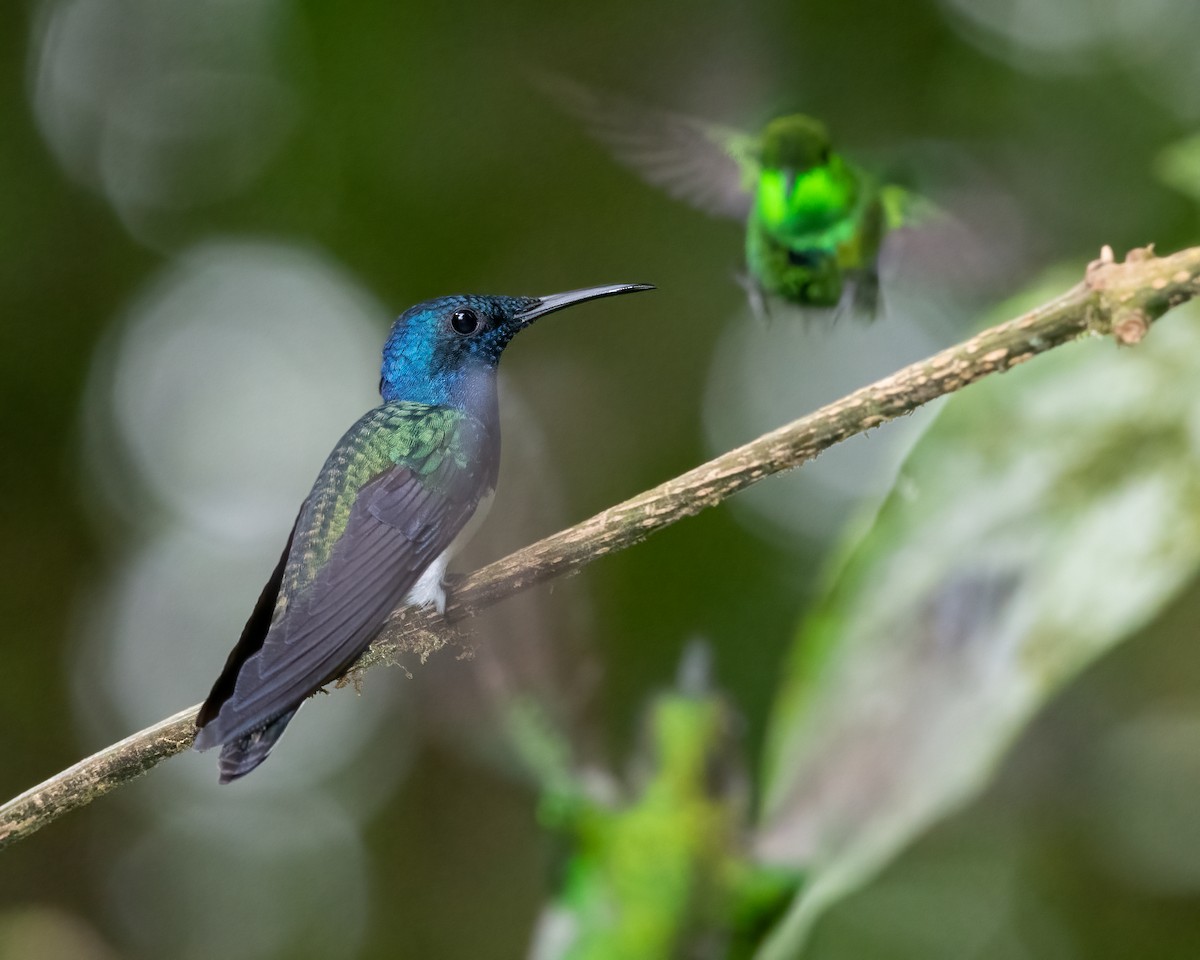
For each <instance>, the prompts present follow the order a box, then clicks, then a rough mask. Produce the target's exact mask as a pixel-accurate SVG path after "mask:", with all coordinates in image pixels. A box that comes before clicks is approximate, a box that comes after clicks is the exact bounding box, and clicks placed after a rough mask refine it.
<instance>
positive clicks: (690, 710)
mask: <svg viewBox="0 0 1200 960" xmlns="http://www.w3.org/2000/svg"><path fill="white" fill-rule="evenodd" d="M534 706H535V705H533V704H531V703H526V704H524V705H523V709H522V711H521V714H517V713H512V712H510V715H509V718H508V723H509V727H510V729H511V730H512V731H513V735H514V739H515V740H516V741H517V746H518V747H519V748H520V749H521V752H522V754H523V756H524V757H525V758H526V760H527V762H528V763H529V766H530V767H531V768H533V769H535V770H536V771H537V773H538V774H539V775H540V778H541V779H542V781H543V796H542V802H541V805H540V810H539V812H540V819H541V820H542V822H543V823H544V824H546V825H547V826H549V827H552V828H554V829H556V830H557V831H559V832H560V833H561V834H563V835H564V836H566V837H567V838H568V839H569V841H570V845H571V852H570V857H569V859H568V860H567V862H566V864H565V866H564V869H563V870H562V880H561V883H560V884H559V890H558V892H557V893H556V895H555V897H554V899H553V901H552V902H551V903H550V904H549V905H548V907H547V908H546V909H545V910H544V911H543V913H542V916H541V919H540V921H539V923H538V928H537V930H536V931H535V935H534V942H533V944H532V947H531V953H530V957H531V958H532V960H568V958H570V960H641V958H644V960H660V958H662V957H689V958H696V960H701V958H712V960H717V958H726V960H733V958H746V957H749V956H750V955H751V952H752V950H753V949H754V947H755V946H757V944H758V943H759V942H760V939H761V937H762V934H763V932H764V931H765V930H768V929H770V928H771V926H772V925H773V924H774V923H775V922H776V921H777V920H778V918H779V917H780V916H782V913H783V911H784V910H785V909H786V908H787V905H788V903H789V901H790V900H791V898H792V896H793V895H794V893H795V890H796V889H797V887H798V885H799V882H800V877H799V875H798V873H797V872H796V871H793V870H789V869H772V868H763V867H760V866H758V865H757V864H754V863H753V862H752V861H751V860H750V858H749V856H748V851H747V849H746V848H747V843H746V840H747V830H746V829H745V823H746V819H747V812H748V804H747V802H746V801H747V799H748V791H747V789H746V788H747V781H746V777H745V771H744V770H743V764H742V762H741V751H740V749H739V748H740V743H739V738H738V736H737V732H738V728H739V726H740V724H739V722H738V718H737V717H736V715H735V712H734V710H733V708H732V706H731V705H730V704H729V702H728V701H727V700H726V698H725V697H724V696H723V695H722V694H721V693H720V692H719V691H717V690H715V689H713V688H712V686H711V678H710V665H709V660H708V651H707V649H706V648H704V647H702V646H699V645H695V644H694V645H693V646H692V647H691V648H690V649H689V652H688V653H687V654H686V655H685V657H684V660H683V663H682V665H681V667H680V676H679V681H678V683H677V685H676V687H675V688H674V689H671V690H667V691H663V692H662V693H660V694H659V695H658V696H657V697H655V698H654V699H653V700H652V701H651V702H650V703H649V705H648V706H647V708H646V711H645V714H644V716H643V726H642V731H641V733H642V741H641V744H640V747H641V749H640V752H639V754H638V755H637V756H636V757H635V758H634V763H633V765H632V770H631V775H630V776H629V777H627V778H625V780H626V782H623V783H622V782H618V780H617V778H615V777H611V778H610V777H608V776H607V775H602V776H601V777H600V778H599V779H598V778H597V777H596V776H595V775H594V774H593V775H591V776H588V775H587V773H586V772H583V773H582V774H576V775H575V779H574V782H573V783H572V782H571V779H572V778H571V773H570V772H569V771H566V772H565V775H564V771H565V767H564V758H565V757H566V756H567V755H569V753H570V752H571V751H570V746H569V745H567V744H563V743H562V742H561V741H560V742H559V743H558V744H557V745H555V744H554V740H555V738H554V732H553V730H552V729H551V728H550V727H549V726H547V725H546V724H544V723H541V722H531V721H533V717H532V715H531V713H530V710H531V708H533V707H534ZM519 716H520V717H522V722H521V723H515V722H514V721H515V720H517V719H518V717H519ZM547 745H550V746H551V747H553V749H546V746H547ZM598 787H599V789H597V788H598Z"/></svg>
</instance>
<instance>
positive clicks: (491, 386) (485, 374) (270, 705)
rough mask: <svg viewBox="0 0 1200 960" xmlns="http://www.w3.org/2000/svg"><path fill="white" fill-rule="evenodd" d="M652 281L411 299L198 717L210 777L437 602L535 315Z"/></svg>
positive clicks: (262, 746)
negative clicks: (513, 351)
mask: <svg viewBox="0 0 1200 960" xmlns="http://www.w3.org/2000/svg"><path fill="white" fill-rule="evenodd" d="M651 289H653V287H652V286H651V285H649V284H639V283H622V284H611V285H608V286H597V287H588V288H587V289H583V290H573V291H570V292H568V293H558V294H552V295H550V296H545V297H496V296H474V295H457V296H449V297H441V298H439V299H436V300H428V301H425V302H423V303H419V304H417V305H416V306H414V307H410V308H409V309H408V310H406V311H405V312H404V313H403V314H401V315H400V317H399V318H398V319H397V320H396V322H395V323H394V324H393V326H392V329H391V332H390V334H389V335H388V337H387V341H386V342H385V344H384V347H383V364H382V369H381V376H380V381H379V393H380V396H381V398H382V401H383V402H382V403H381V404H380V405H379V406H377V407H375V408H374V409H372V410H370V411H368V412H367V413H366V414H364V415H363V416H362V417H361V418H360V419H359V420H358V421H357V422H356V423H355V424H354V425H353V426H352V427H350V429H349V430H348V431H346V434H345V435H344V436H343V437H342V439H341V440H340V441H338V444H337V446H335V447H334V448H333V452H332V453H330V454H329V457H328V459H326V461H325V465H324V466H323V467H322V468H321V471H320V473H319V474H318V475H317V480H316V483H314V484H313V488H312V490H311V491H310V492H309V494H308V497H307V498H306V499H305V501H304V503H303V504H302V505H301V507H300V512H299V515H298V516H297V518H296V522H295V525H294V526H293V528H292V532H291V536H289V537H288V541H287V545H286V546H285V547H284V549H283V555H282V556H281V557H280V560H279V563H278V565H277V566H276V568H275V571H274V573H273V574H272V575H271V578H270V580H268V581H267V584H266V586H265V587H264V588H263V591H262V594H261V596H260V597H259V598H258V603H257V604H256V605H255V607H254V610H253V612H252V613H251V614H250V618H249V620H247V622H246V626H245V628H244V629H243V630H242V634H241V638H240V639H239V640H238V642H237V645H236V646H235V647H234V649H233V651H232V653H230V655H229V659H228V660H227V662H226V664H225V668H224V669H223V670H222V671H221V674H220V676H219V677H218V678H217V680H216V682H215V683H214V684H213V687H212V692H211V693H210V694H209V695H208V699H207V700H205V702H204V704H203V706H201V708H200V712H199V715H198V717H197V719H196V739H195V748H196V749H197V750H207V749H209V748H211V747H216V746H220V747H221V755H220V763H219V771H220V781H221V782H222V783H229V782H231V781H233V780H236V779H237V778H239V777H242V776H244V775H245V774H247V773H249V772H250V771H251V770H253V769H254V768H255V767H257V766H258V765H259V764H260V763H262V762H263V760H265V759H266V757H267V755H268V754H269V753H270V751H271V748H272V747H273V746H274V745H275V743H276V741H277V740H278V739H279V737H280V736H281V735H282V733H283V731H284V728H285V727H286V726H287V725H288V722H289V721H290V720H291V719H292V717H293V716H295V714H296V711H297V710H298V709H299V708H300V706H301V704H302V703H303V702H304V700H305V699H306V698H307V697H309V696H310V695H311V694H313V693H315V692H316V691H317V690H319V689H320V688H321V687H322V686H323V685H325V684H326V683H329V682H330V681H332V680H335V679H337V678H338V677H340V676H342V675H343V674H344V673H345V672H346V671H347V670H348V669H349V668H350V667H351V666H352V665H353V664H354V662H355V661H356V660H357V659H358V658H359V657H360V656H361V655H362V653H363V652H364V651H365V650H366V649H367V647H368V646H369V645H370V643H371V640H372V639H374V637H375V636H376V634H377V633H378V632H379V630H380V628H381V627H382V626H383V623H384V621H385V620H386V618H387V616H388V614H389V613H390V611H391V610H392V609H393V608H394V607H395V606H397V605H398V604H400V603H401V602H404V603H408V604H413V605H417V606H427V605H430V604H432V605H433V606H435V607H436V608H437V610H438V612H444V611H445V605H446V595H445V588H444V585H443V575H444V573H445V570H446V564H447V563H448V561H449V560H450V558H451V557H452V556H453V554H454V553H455V551H456V550H457V549H458V548H459V547H461V546H462V544H463V543H464V542H465V540H466V539H467V537H468V536H469V534H470V533H471V532H472V530H473V528H474V527H475V526H476V525H477V524H478V522H480V521H481V520H482V515H483V513H484V512H485V509H486V506H487V505H488V504H489V503H490V500H491V497H492V494H493V492H494V491H495V487H496V476H497V472H498V469H499V463H500V430H499V406H498V401H497V396H496V368H497V364H498V363H499V361H500V356H501V354H502V353H503V352H504V348H505V347H506V346H508V344H509V342H510V341H511V340H512V338H513V337H514V336H516V334H517V333H518V332H519V331H521V330H523V329H524V328H526V327H528V326H529V325H530V324H531V323H533V322H534V321H535V320H537V319H538V318H539V317H543V316H545V315H546V314H549V313H554V312H555V311H558V310H562V309H564V308H566V307H571V306H574V305H576V304H580V303H584V302H586V301H588V300H595V299H598V298H600V297H609V296H614V295H617V294H624V293H633V292H636V291H640V290H651Z"/></svg>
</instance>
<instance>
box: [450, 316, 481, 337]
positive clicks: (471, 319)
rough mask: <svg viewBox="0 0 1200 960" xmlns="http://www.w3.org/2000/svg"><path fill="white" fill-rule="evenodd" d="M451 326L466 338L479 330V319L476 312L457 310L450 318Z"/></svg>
mask: <svg viewBox="0 0 1200 960" xmlns="http://www.w3.org/2000/svg"><path fill="white" fill-rule="evenodd" d="M450 326H452V327H453V328H454V332H455V333H461V334H462V335H463V336H464V337H465V336H466V335H467V334H469V333H474V332H475V331H476V330H478V329H479V317H478V316H476V315H475V311H474V310H455V311H454V315H453V316H452V317H451V318H450Z"/></svg>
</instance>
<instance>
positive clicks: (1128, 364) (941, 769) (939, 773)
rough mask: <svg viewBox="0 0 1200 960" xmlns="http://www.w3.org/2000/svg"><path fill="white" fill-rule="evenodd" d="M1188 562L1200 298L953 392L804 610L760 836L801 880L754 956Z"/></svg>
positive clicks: (899, 838) (796, 923) (1198, 500)
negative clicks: (1135, 331) (801, 871)
mask: <svg viewBox="0 0 1200 960" xmlns="http://www.w3.org/2000/svg"><path fill="white" fill-rule="evenodd" d="M1061 283H1062V281H1061V280H1053V281H1049V282H1048V283H1047V285H1046V286H1047V288H1048V289H1055V288H1058V289H1061ZM1045 295H1046V291H1045V290H1037V291H1033V292H1032V293H1031V299H1032V300H1033V301H1035V302H1036V301H1038V300H1040V299H1043V298H1044V297H1045ZM1011 306H1012V305H1008V306H1006V307H1005V310H1008V309H1011ZM1198 568H1200V310H1198V309H1196V308H1195V307H1191V308H1185V309H1181V310H1179V311H1178V312H1177V314H1174V315H1172V316H1170V317H1169V318H1168V319H1167V320H1165V321H1164V322H1163V323H1161V324H1160V325H1158V326H1157V327H1156V328H1155V329H1154V331H1153V332H1152V333H1151V335H1150V336H1149V337H1148V338H1147V339H1146V341H1145V342H1144V343H1142V344H1141V345H1139V346H1138V347H1136V348H1132V349H1119V348H1117V347H1115V346H1114V345H1113V344H1112V343H1111V341H1107V340H1104V341H1101V340H1094V341H1088V342H1084V343H1080V344H1076V345H1072V346H1069V347H1066V348H1063V349H1062V350H1058V351H1054V352H1053V353H1051V354H1048V355H1046V356H1045V357H1043V358H1039V359H1038V360H1036V361H1035V362H1032V363H1030V364H1028V365H1025V366H1019V367H1017V368H1015V369H1014V370H1013V371H1011V372H1010V373H1008V374H1006V375H1004V376H1002V377H994V378H991V379H989V380H986V381H984V382H981V383H980V384H978V385H975V386H972V387H971V388H969V389H967V390H966V391H964V392H963V393H961V394H958V395H956V396H954V397H953V398H951V399H950V400H949V401H948V402H947V403H946V405H945V406H944V408H943V409H942V411H941V414H940V415H939V417H938V418H937V419H936V420H935V421H934V422H933V424H932V425H931V427H930V428H929V429H928V431H927V432H926V433H925V435H924V436H923V437H922V438H921V440H920V441H919V442H918V444H917V446H916V447H915V448H914V449H913V452H912V453H911V455H910V457H909V459H908V461H907V463H906V465H905V467H904V469H903V470H902V471H901V474H900V476H899V478H898V480H897V482H896V486H895V488H894V489H893V491H892V493H891V494H890V496H889V498H888V499H887V501H886V502H885V503H884V505H883V507H882V508H881V509H880V511H879V514H878V517H877V519H876V521H875V523H874V525H873V526H872V527H871V528H870V529H869V532H867V533H866V534H865V535H864V536H862V537H861V538H860V539H859V540H858V541H857V543H854V544H850V545H848V546H847V548H846V549H845V550H844V552H843V554H842V560H841V561H840V562H839V563H838V565H837V567H836V569H835V571H834V573H833V576H832V577H831V580H830V583H831V587H830V589H829V590H828V591H827V592H826V594H825V596H824V597H823V598H822V599H821V600H820V601H819V602H818V603H817V605H816V607H815V609H814V610H813V611H812V613H811V615H809V616H808V617H807V618H806V619H805V620H804V622H803V623H802V624H801V626H800V629H799V634H798V637H797V640H796V645H795V649H794V653H793V656H792V658H791V662H790V664H789V665H788V667H787V669H786V673H785V679H784V682H783V684H782V687H781V691H780V694H779V697H778V700H777V703H776V709H775V712H774V715H773V718H772V724H771V729H770V733H769V741H768V745H767V751H766V768H765V774H766V775H765V778H764V781H765V803H764V807H765V809H764V816H763V821H762V829H761V832H760V849H759V852H760V854H761V855H762V856H763V857H764V858H765V859H768V860H779V861H784V862H791V863H796V864H802V865H804V866H805V867H806V868H807V870H808V876H809V883H808V884H807V885H806V886H805V888H804V889H803V890H802V892H801V893H800V894H799V895H798V897H797V899H796V901H795V902H794V904H793V906H792V909H791V911H790V913H789V915H788V916H787V918H786V919H785V921H784V922H783V923H782V924H781V925H780V927H779V928H778V929H777V930H776V932H775V934H774V935H773V937H772V938H771V940H770V941H769V942H768V943H767V944H766V946H765V947H764V948H763V950H762V951H760V953H759V957H760V958H761V960H779V958H783V957H788V958H791V957H795V956H797V955H798V954H799V951H800V950H801V949H802V946H803V944H804V943H805V940H806V937H807V934H808V932H809V931H810V929H811V927H812V924H813V922H814V921H815V920H816V919H817V918H818V916H820V914H821V913H822V911H823V910H824V909H825V908H826V907H828V906H829V905H830V904H831V903H832V902H833V901H835V900H836V899H838V898H840V897H842V896H844V895H845V894H846V893H848V892H850V891H851V890H853V889H855V888H856V887H858V886H860V885H861V884H863V883H864V882H866V881H867V880H868V879H869V878H870V877H871V876H872V875H873V874H874V873H875V872H877V871H878V870H879V869H880V867H881V866H883V865H884V864H885V863H886V862H887V861H888V860H889V859H891V858H892V857H893V856H895V855H896V853H897V852H898V851H900V850H901V849H902V848H903V847H904V846H905V845H906V844H907V843H909V842H910V841H911V840H913V839H914V838H915V836H916V835H917V834H918V833H919V832H921V831H923V830H924V829H926V828H927V827H928V826H930V825H931V824H932V823H933V822H935V821H936V820H937V819H939V818H940V817H943V816H945V815H946V814H947V813H948V812H950V811H951V810H953V809H955V808H957V807H959V806H961V805H962V804H963V803H964V802H965V801H967V800H968V799H970V798H971V797H972V796H973V795H974V794H976V793H977V792H978V791H979V790H980V789H981V788H982V787H983V786H984V785H985V784H986V782H987V781H988V779H989V778H990V777H991V775H992V773H993V771H994V770H995V768H996V766H997V763H998V761H999V760H1000V758H1001V757H1002V756H1003V754H1004V752H1005V751H1006V749H1007V747H1008V746H1009V744H1010V743H1011V742H1012V741H1013V739H1014V738H1015V737H1016V736H1017V735H1019V734H1020V732H1021V730H1022V729H1023V728H1024V727H1025V725H1026V724H1027V723H1028V722H1029V720H1030V719H1031V717H1032V716H1033V715H1034V713H1035V712H1036V711H1037V710H1038V709H1039V708H1040V707H1041V706H1042V705H1043V704H1044V703H1046V702H1047V700H1049V698H1050V697H1051V696H1053V695H1054V694H1055V693H1056V692H1057V691H1058V690H1059V689H1061V688H1062V687H1063V685H1064V684H1066V683H1067V682H1068V681H1069V680H1070V679H1071V678H1072V677H1074V676H1075V675H1076V674H1077V673H1078V672H1079V670H1080V669H1081V668H1082V667H1084V666H1085V665H1086V664H1087V663H1088V662H1089V661H1091V660H1092V659H1094V658H1095V657H1096V656H1098V655H1099V654H1101V653H1103V652H1104V651H1105V650H1107V649H1108V648H1109V647H1111V646H1113V645H1114V644H1116V643H1117V642H1118V641H1120V640H1122V639H1123V638H1125V637H1128V636H1130V635H1131V634H1133V633H1134V632H1136V631H1137V629H1138V628H1139V627H1141V626H1142V625H1143V624H1145V623H1146V622H1147V621H1149V620H1150V619H1151V618H1153V617H1154V616H1155V614H1156V613H1158V611H1160V610H1161V609H1162V608H1163V607H1164V606H1165V605H1166V604H1168V603H1169V602H1170V601H1171V599H1172V598H1173V597H1174V596H1175V595H1176V594H1177V593H1178V592H1179V591H1180V589H1181V588H1182V587H1183V586H1185V585H1186V584H1187V583H1188V582H1189V581H1190V580H1191V579H1192V578H1193V577H1195V576H1196V573H1197V569H1198Z"/></svg>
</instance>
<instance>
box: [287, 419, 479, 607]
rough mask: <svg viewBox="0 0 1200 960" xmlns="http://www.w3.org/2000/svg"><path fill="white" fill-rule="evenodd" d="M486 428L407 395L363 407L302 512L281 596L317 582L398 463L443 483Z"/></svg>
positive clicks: (476, 446)
mask: <svg viewBox="0 0 1200 960" xmlns="http://www.w3.org/2000/svg"><path fill="white" fill-rule="evenodd" d="M482 432H483V427H482V425H481V424H479V423H478V422H476V421H475V420H474V419H473V418H471V417H470V416H469V415H468V414H466V413H464V412H463V411H461V410H457V409H454V408H451V407H440V406H430V405H428V404H423V403H412V402H408V401H402V402H397V403H385V404H383V405H382V406H379V407H376V408H375V409H373V410H370V411H368V412H367V413H366V414H364V415H363V416H362V417H361V418H360V419H359V420H358V422H357V423H355V424H354V426H352V427H351V428H350V429H349V430H348V431H347V432H346V434H345V435H344V436H343V437H342V439H341V440H340V441H339V442H338V445H337V446H336V447H334V449H333V452H332V453H330V455H329V457H328V459H326V461H325V466H324V467H323V468H322V469H321V473H320V475H319V476H318V477H317V482H316V484H315V485H314V487H313V491H312V494H311V495H310V496H309V499H308V501H307V502H306V503H305V505H304V508H303V510H302V511H301V514H300V518H299V520H298V521H297V525H296V535H295V541H294V543H293V547H292V553H291V556H290V558H289V560H288V565H287V570H286V572H285V574H284V589H283V590H282V591H281V593H280V598H281V602H286V601H285V598H286V597H287V596H288V595H289V594H294V593H295V592H296V591H297V590H300V589H302V588H303V587H304V586H305V585H306V584H308V583H310V582H312V580H313V578H314V577H316V575H317V573H318V572H319V571H320V570H321V568H322V567H323V566H324V565H325V563H326V562H327V561H328V560H329V556H330V554H331V553H332V551H333V548H334V546H335V544H336V543H337V541H338V539H339V538H340V537H341V535H342V534H343V532H345V529H346V524H347V522H348V521H349V519H350V511H351V509H352V508H353V506H354V502H355V500H356V499H357V497H358V494H359V491H360V490H362V488H363V487H365V486H366V485H367V484H368V483H370V482H371V481H372V480H375V479H376V478H377V477H379V476H380V475H381V474H383V473H384V472H385V471H387V470H390V469H392V468H393V467H396V466H404V467H407V468H408V469H410V470H412V471H413V472H414V473H416V474H418V475H419V476H421V477H422V478H423V480H424V481H425V482H427V483H437V482H438V477H439V476H442V475H445V474H446V471H443V470H442V467H443V466H444V465H445V463H446V461H447V459H449V460H451V461H452V462H453V463H454V465H455V466H457V467H459V468H465V467H467V466H468V464H469V463H470V462H471V458H472V456H473V455H474V452H475V451H477V450H478V449H479V445H480V443H481V434H482Z"/></svg>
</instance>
